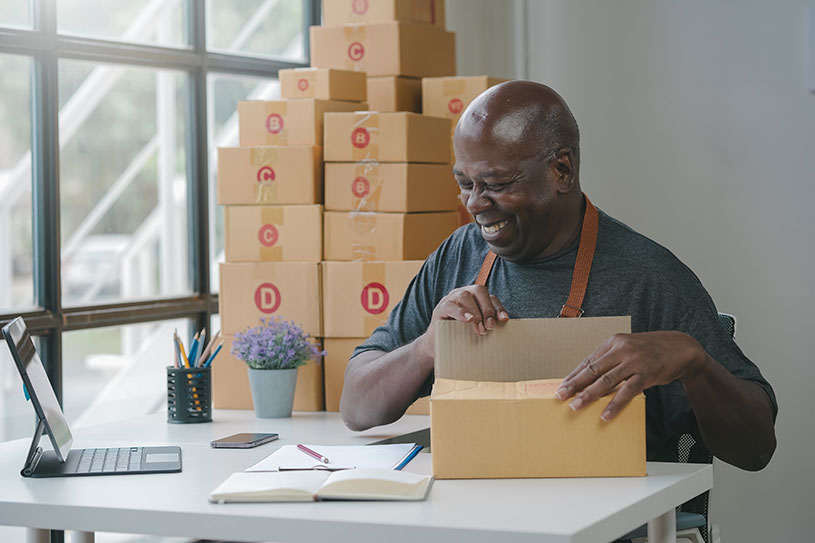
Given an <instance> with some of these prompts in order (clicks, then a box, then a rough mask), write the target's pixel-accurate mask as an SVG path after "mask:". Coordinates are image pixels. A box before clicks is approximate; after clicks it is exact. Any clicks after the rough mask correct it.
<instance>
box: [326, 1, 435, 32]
mask: <svg viewBox="0 0 815 543" xmlns="http://www.w3.org/2000/svg"><path fill="white" fill-rule="evenodd" d="M388 21H404V22H406V23H417V24H426V25H434V26H437V27H439V28H444V0H323V25H324V26H342V25H346V24H359V23H384V22H388Z"/></svg>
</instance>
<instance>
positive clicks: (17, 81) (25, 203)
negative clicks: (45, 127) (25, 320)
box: [0, 54, 34, 313]
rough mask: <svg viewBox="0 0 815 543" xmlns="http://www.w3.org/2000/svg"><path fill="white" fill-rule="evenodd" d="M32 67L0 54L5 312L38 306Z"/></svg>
mask: <svg viewBox="0 0 815 543" xmlns="http://www.w3.org/2000/svg"><path fill="white" fill-rule="evenodd" d="M31 65H32V62H31V59H30V58H27V57H21V56H13V55H2V54H0V74H3V75H2V77H0V313H14V312H20V311H21V310H24V309H30V308H32V307H33V306H34V281H33V269H34V249H33V241H32V240H33V238H32V230H31V229H32V210H31V186H32V182H31V179H32V177H31V148H30V144H31Z"/></svg>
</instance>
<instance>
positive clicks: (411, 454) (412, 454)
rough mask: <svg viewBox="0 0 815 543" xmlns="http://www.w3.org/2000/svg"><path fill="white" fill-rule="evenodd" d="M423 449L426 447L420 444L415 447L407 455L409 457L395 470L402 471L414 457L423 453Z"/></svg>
mask: <svg viewBox="0 0 815 543" xmlns="http://www.w3.org/2000/svg"><path fill="white" fill-rule="evenodd" d="M423 448H424V447H423V446H422V445H419V444H416V445H414V446H413V448H412V449H411V450H410V452H409V453H407V456H405V458H404V459H402V461H401V462H399V464H397V466H396V467H395V468H393V469H395V470H400V469H402V468H403V467H405V466H407V465H408V462H410V461H411V460H413V457H415V456H416V455H417V454H419V451H421V450H422V449H423Z"/></svg>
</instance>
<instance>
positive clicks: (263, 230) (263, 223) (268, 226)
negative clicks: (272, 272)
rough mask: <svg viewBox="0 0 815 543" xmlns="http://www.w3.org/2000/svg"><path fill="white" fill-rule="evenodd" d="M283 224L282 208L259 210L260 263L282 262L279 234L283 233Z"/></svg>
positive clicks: (263, 208) (281, 246)
mask: <svg viewBox="0 0 815 543" xmlns="http://www.w3.org/2000/svg"><path fill="white" fill-rule="evenodd" d="M284 222H285V221H284V213H283V208H280V207H262V208H260V228H259V229H258V243H259V244H260V248H259V250H258V259H259V260H260V261H261V262H280V261H281V260H283V245H282V244H281V243H280V234H281V232H282V231H283V228H282V226H283V223H284ZM284 241H285V240H284Z"/></svg>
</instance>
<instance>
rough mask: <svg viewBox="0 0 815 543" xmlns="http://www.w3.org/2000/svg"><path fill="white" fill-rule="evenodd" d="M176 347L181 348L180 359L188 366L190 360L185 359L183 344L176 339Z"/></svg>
mask: <svg viewBox="0 0 815 543" xmlns="http://www.w3.org/2000/svg"><path fill="white" fill-rule="evenodd" d="M178 348H179V349H181V359H182V360H183V361H184V366H186V367H188V368H189V367H190V361H189V360H188V359H187V353H186V352H184V344H183V343H182V342H181V340H180V339H179V340H178Z"/></svg>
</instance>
